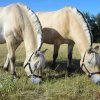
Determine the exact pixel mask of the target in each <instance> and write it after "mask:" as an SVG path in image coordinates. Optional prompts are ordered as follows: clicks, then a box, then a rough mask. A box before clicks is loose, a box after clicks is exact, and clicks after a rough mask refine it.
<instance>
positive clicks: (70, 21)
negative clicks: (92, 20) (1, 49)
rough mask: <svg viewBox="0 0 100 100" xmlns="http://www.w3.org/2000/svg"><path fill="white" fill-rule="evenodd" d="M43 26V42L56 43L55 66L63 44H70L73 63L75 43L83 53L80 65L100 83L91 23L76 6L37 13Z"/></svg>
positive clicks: (99, 59)
mask: <svg viewBox="0 0 100 100" xmlns="http://www.w3.org/2000/svg"><path fill="white" fill-rule="evenodd" d="M37 15H38V17H39V19H40V22H41V24H42V27H43V42H45V43H49V44H54V55H53V58H54V60H53V64H52V65H53V67H54V65H55V64H54V63H55V60H56V58H57V55H58V50H59V47H60V45H61V44H63V43H67V44H68V66H69V64H70V63H71V58H72V50H73V46H74V43H75V44H76V45H77V47H78V49H79V52H80V54H81V61H80V66H81V68H82V69H83V70H84V72H86V73H87V74H88V75H89V76H90V77H91V79H92V81H93V82H94V83H100V58H99V55H98V53H97V50H98V48H99V47H98V46H97V47H95V48H92V34H91V30H90V28H89V25H88V23H87V21H86V19H85V18H84V16H83V15H82V13H81V12H80V11H78V10H77V9H76V8H72V7H65V8H63V9H60V10H58V11H54V12H38V13H37Z"/></svg>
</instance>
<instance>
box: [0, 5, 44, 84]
mask: <svg viewBox="0 0 100 100" xmlns="http://www.w3.org/2000/svg"><path fill="white" fill-rule="evenodd" d="M22 41H24V44H25V50H26V59H25V62H24V68H25V71H26V73H27V75H28V76H30V79H31V80H32V81H33V82H37V83H38V82H40V81H41V79H40V78H38V77H41V74H40V75H39V73H38V74H37V77H36V75H35V76H34V75H33V72H32V71H33V70H35V69H39V68H40V72H41V67H43V65H44V63H45V59H44V56H43V54H42V53H40V52H39V51H38V50H39V49H40V47H41V44H42V28H41V24H40V22H39V20H38V18H37V16H36V14H35V13H34V12H32V11H31V10H30V9H29V8H27V7H26V6H25V5H22V4H12V5H9V6H6V7H0V43H5V42H6V44H7V49H8V55H7V60H6V62H5V65H4V69H6V70H7V69H8V67H9V64H10V71H11V74H13V75H16V71H15V50H16V49H17V47H18V46H19V45H20V43H21V42H22ZM37 66H38V67H37ZM34 67H35V69H34Z"/></svg>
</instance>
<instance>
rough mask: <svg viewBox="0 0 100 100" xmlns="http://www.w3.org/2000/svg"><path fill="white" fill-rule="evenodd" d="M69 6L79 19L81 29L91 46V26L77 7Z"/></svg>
mask: <svg viewBox="0 0 100 100" xmlns="http://www.w3.org/2000/svg"><path fill="white" fill-rule="evenodd" d="M71 8H72V11H73V13H74V14H75V15H76V16H77V18H78V19H79V21H80V23H81V25H82V26H83V29H84V31H85V33H86V36H87V38H88V41H89V44H90V46H92V42H93V36H92V33H91V28H90V26H89V23H88V22H87V20H86V18H85V17H84V15H83V14H82V13H81V12H80V11H79V10H78V9H76V8H73V7H71Z"/></svg>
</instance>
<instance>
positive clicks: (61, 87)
mask: <svg viewBox="0 0 100 100" xmlns="http://www.w3.org/2000/svg"><path fill="white" fill-rule="evenodd" d="M94 45H97V44H94ZM98 45H100V44H98ZM44 48H48V51H47V52H46V54H45V57H46V66H45V69H44V72H43V75H44V81H43V82H42V83H41V84H32V83H31V82H30V81H29V80H28V78H27V76H26V73H25V71H24V69H23V67H22V66H23V62H24V59H25V49H24V46H23V43H22V44H21V45H20V47H19V48H18V49H17V51H16V70H17V74H18V76H20V79H18V80H16V79H14V78H13V77H12V76H11V75H10V74H9V73H8V72H5V71H3V69H2V66H3V64H4V62H5V58H6V54H7V49H6V45H5V44H2V45H0V100H100V86H99V85H95V84H93V83H92V82H91V80H90V79H89V78H88V77H87V75H86V74H84V73H83V72H82V71H81V70H80V68H79V59H80V54H79V51H78V49H77V48H76V46H75V47H74V51H73V61H72V66H71V69H70V73H69V71H67V70H66V65H67V62H66V60H67V46H66V45H62V46H61V47H60V51H59V57H58V59H57V69H56V70H55V71H52V70H50V69H49V66H50V65H51V62H52V55H53V46H52V45H47V44H44V45H43V47H42V49H44ZM99 53H100V51H99Z"/></svg>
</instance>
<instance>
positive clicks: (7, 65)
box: [3, 54, 10, 71]
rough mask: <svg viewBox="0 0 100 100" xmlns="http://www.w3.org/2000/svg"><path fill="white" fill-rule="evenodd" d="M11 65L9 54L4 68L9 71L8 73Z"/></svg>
mask: <svg viewBox="0 0 100 100" xmlns="http://www.w3.org/2000/svg"><path fill="white" fill-rule="evenodd" d="M9 63H10V60H9V56H8V54H7V58H6V61H5V64H4V66H3V69H4V70H7V71H8V68H9Z"/></svg>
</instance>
